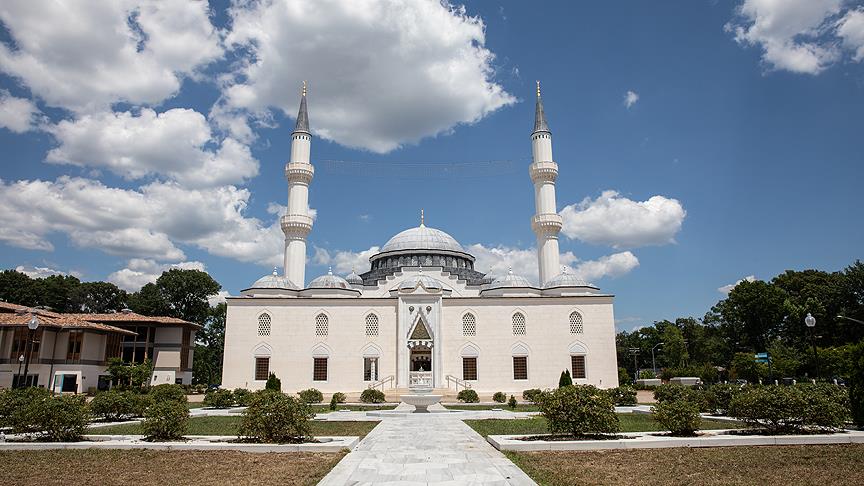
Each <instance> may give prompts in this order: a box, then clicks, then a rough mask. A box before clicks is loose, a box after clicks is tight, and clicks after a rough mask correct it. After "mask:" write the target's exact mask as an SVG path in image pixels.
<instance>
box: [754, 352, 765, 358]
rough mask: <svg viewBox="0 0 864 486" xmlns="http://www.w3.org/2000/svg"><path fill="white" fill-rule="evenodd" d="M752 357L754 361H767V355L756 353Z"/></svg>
mask: <svg viewBox="0 0 864 486" xmlns="http://www.w3.org/2000/svg"><path fill="white" fill-rule="evenodd" d="M753 357H754V358H756V359H768V353H756V354H754V355H753Z"/></svg>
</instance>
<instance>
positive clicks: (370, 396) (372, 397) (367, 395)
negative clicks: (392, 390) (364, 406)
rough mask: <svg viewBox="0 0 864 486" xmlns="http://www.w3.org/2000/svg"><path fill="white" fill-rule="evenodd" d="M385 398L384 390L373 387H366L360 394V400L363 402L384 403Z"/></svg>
mask: <svg viewBox="0 0 864 486" xmlns="http://www.w3.org/2000/svg"><path fill="white" fill-rule="evenodd" d="M385 399H386V397H385V396H384V392H382V391H381V390H376V389H374V388H367V389H365V390H363V393H361V394H360V401H361V402H363V403H384V400H385Z"/></svg>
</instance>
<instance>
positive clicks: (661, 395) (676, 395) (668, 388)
mask: <svg viewBox="0 0 864 486" xmlns="http://www.w3.org/2000/svg"><path fill="white" fill-rule="evenodd" d="M691 391H692V390H691V389H690V388H689V387H686V386H683V385H678V384H671V383H670V384H666V385H660V386H658V387H657V388H655V389H654V400H657V401H658V402H670V401H674V400H680V399H681V398H687V397H690V395H691Z"/></svg>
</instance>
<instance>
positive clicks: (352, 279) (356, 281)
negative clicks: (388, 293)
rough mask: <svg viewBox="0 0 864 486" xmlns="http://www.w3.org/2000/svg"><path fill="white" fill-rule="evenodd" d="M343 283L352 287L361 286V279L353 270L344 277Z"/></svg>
mask: <svg viewBox="0 0 864 486" xmlns="http://www.w3.org/2000/svg"><path fill="white" fill-rule="evenodd" d="M345 281H347V282H348V283H350V284H352V285H363V278H362V277H361V276H360V275H357V273H356V272H354V270H351V273H349V274H348V276H346V277H345Z"/></svg>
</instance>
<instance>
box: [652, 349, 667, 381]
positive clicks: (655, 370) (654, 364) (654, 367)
mask: <svg viewBox="0 0 864 486" xmlns="http://www.w3.org/2000/svg"><path fill="white" fill-rule="evenodd" d="M664 344H666V343H657V344H655V345H654V347H653V348H651V368H652V369H653V370H654V378H657V362H656V361H654V350H655V349H656V348H657V346H662V345H664Z"/></svg>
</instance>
